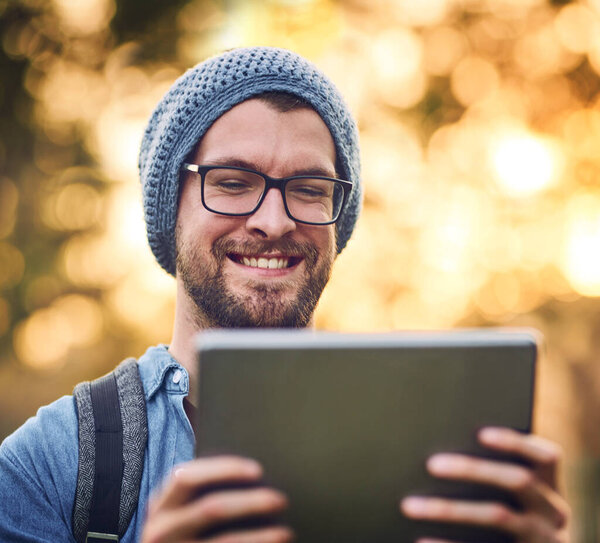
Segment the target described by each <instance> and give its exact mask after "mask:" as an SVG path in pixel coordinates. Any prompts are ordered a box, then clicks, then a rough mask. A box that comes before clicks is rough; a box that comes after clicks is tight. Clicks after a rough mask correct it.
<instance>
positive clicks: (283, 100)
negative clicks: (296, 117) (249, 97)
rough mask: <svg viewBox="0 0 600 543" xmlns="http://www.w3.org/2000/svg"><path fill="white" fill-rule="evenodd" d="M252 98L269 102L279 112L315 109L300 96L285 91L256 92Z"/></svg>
mask: <svg viewBox="0 0 600 543" xmlns="http://www.w3.org/2000/svg"><path fill="white" fill-rule="evenodd" d="M253 98H258V99H259V100H261V101H263V102H265V103H267V104H269V105H270V106H272V107H273V108H274V109H275V110H276V111H278V112H279V113H287V112H288V111H294V110H296V109H312V110H313V111H314V109H315V108H314V107H312V105H311V104H310V103H309V102H308V101H307V100H305V99H304V98H302V97H301V96H296V95H295V94H292V93H290V92H285V91H267V92H263V93H261V94H257V95H256V96H254V97H253Z"/></svg>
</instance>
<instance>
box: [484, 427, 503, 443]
mask: <svg viewBox="0 0 600 543" xmlns="http://www.w3.org/2000/svg"><path fill="white" fill-rule="evenodd" d="M479 439H481V440H482V441H487V442H488V443H498V442H499V441H501V440H502V430H500V429H498V428H483V430H480V431H479Z"/></svg>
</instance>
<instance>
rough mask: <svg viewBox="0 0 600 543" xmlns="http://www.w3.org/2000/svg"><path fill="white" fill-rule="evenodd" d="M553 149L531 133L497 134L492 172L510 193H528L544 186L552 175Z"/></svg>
mask: <svg viewBox="0 0 600 543" xmlns="http://www.w3.org/2000/svg"><path fill="white" fill-rule="evenodd" d="M556 155H557V152H556V151H555V152H553V149H552V148H551V147H550V146H549V145H548V144H547V143H546V142H544V141H543V140H541V139H539V138H536V137H535V136H531V135H514V136H507V137H505V138H500V141H498V143H497V145H496V148H495V149H494V150H493V163H494V169H495V173H496V176H497V179H498V182H499V183H500V185H501V187H502V188H503V189H504V190H505V191H506V192H507V193H508V194H509V195H511V196H517V197H523V196H531V195H532V194H535V193H536V192H539V191H541V190H543V189H546V188H548V186H550V185H551V183H552V182H553V181H554V179H555V177H556V173H557V172H556V168H557V164H556V162H557V160H556Z"/></svg>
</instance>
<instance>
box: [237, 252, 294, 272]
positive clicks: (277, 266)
mask: <svg viewBox="0 0 600 543" xmlns="http://www.w3.org/2000/svg"><path fill="white" fill-rule="evenodd" d="M227 256H228V257H229V258H230V259H231V260H233V261H234V262H237V263H238V264H243V265H244V266H248V267H250V268H261V269H264V270H281V269H284V268H291V267H293V266H295V265H296V264H298V263H299V262H300V260H302V258H301V257H298V256H265V255H252V256H251V255H239V254H229V255H227Z"/></svg>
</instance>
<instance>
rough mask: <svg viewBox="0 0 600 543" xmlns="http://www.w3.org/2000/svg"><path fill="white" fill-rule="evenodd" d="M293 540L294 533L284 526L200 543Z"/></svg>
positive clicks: (205, 540)
mask: <svg viewBox="0 0 600 543" xmlns="http://www.w3.org/2000/svg"><path fill="white" fill-rule="evenodd" d="M293 540H294V532H292V530H290V529H289V528H286V527H284V526H273V527H270V528H265V529H262V530H249V531H246V532H235V533H228V534H222V535H219V536H217V537H211V538H210V539H203V540H202V543H287V542H288V541H293Z"/></svg>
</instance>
